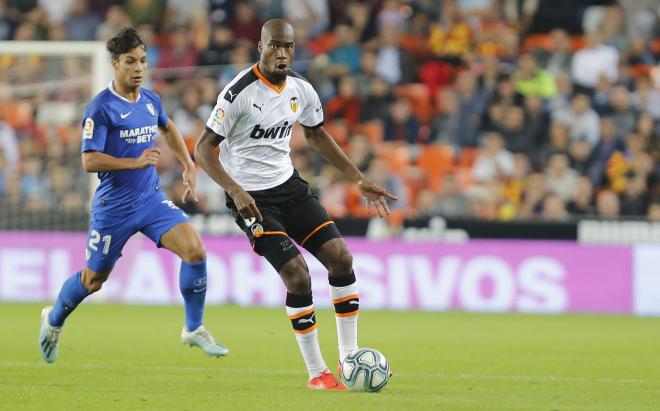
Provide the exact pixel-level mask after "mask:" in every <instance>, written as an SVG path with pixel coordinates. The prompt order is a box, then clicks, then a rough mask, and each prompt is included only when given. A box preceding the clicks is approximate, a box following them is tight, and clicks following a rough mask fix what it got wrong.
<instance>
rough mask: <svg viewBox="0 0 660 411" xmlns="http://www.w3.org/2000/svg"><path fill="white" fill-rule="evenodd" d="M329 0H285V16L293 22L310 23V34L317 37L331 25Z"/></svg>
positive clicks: (283, 3) (283, 5) (283, 4)
mask: <svg viewBox="0 0 660 411" xmlns="http://www.w3.org/2000/svg"><path fill="white" fill-rule="evenodd" d="M328 3H329V2H328V1H327V0H283V2H282V7H283V8H284V18H285V19H286V20H288V21H289V22H291V23H296V22H298V21H304V22H308V23H309V36H310V37H312V38H313V37H316V36H317V35H319V34H321V33H323V32H324V31H326V30H327V29H328V27H329V26H330V8H329V6H328Z"/></svg>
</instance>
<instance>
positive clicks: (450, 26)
mask: <svg viewBox="0 0 660 411" xmlns="http://www.w3.org/2000/svg"><path fill="white" fill-rule="evenodd" d="M441 8H442V12H441V13H440V15H441V18H440V21H439V22H438V23H436V24H434V25H433V26H432V27H431V33H430V35H429V49H430V50H431V52H432V53H433V54H435V55H436V56H438V57H440V58H442V59H443V60H445V61H446V62H448V63H449V64H451V65H461V64H462V63H463V56H465V55H466V54H467V53H468V52H469V51H470V43H471V40H472V34H471V32H470V27H469V26H468V24H467V23H466V22H465V21H464V20H463V17H462V16H461V13H460V10H459V8H458V7H457V6H456V2H455V1H454V0H443V1H442V5H441Z"/></svg>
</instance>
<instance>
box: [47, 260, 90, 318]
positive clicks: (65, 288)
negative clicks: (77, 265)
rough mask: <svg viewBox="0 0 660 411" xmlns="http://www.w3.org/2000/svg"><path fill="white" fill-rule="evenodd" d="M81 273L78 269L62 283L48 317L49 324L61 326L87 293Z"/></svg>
mask: <svg viewBox="0 0 660 411" xmlns="http://www.w3.org/2000/svg"><path fill="white" fill-rule="evenodd" d="M81 275H82V271H78V272H77V273H75V274H74V275H72V276H71V277H69V278H68V279H67V280H66V281H65V282H64V284H62V289H61V290H60V294H59V295H58V296H57V301H56V302H55V305H54V306H53V310H52V311H51V312H50V316H49V317H48V322H49V323H50V325H53V326H55V327H61V326H62V325H63V324H64V320H66V317H68V316H69V314H71V313H72V312H73V310H75V308H76V307H77V306H78V304H80V302H81V301H82V300H84V299H85V297H87V296H88V295H89V292H88V291H87V290H86V289H85V287H83V285H82V279H81Z"/></svg>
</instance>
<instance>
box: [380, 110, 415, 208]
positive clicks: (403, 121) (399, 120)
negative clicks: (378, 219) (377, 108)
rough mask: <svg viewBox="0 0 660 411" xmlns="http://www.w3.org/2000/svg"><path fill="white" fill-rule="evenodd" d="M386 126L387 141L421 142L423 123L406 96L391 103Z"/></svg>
mask: <svg viewBox="0 0 660 411" xmlns="http://www.w3.org/2000/svg"><path fill="white" fill-rule="evenodd" d="M384 128H385V138H384V139H385V141H401V142H407V143H408V144H416V143H418V142H420V137H421V136H420V129H421V123H420V121H419V119H418V118H417V117H415V115H414V114H413V112H412V110H411V108H410V102H409V101H408V99H406V98H402V97H401V98H397V99H396V100H394V102H393V103H392V104H391V105H390V110H389V113H388V115H387V117H385V122H384ZM390 192H391V191H390ZM395 195H396V194H395Z"/></svg>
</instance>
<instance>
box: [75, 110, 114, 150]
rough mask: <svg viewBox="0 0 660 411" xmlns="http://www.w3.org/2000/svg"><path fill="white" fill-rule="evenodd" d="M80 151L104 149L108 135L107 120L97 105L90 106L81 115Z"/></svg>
mask: <svg viewBox="0 0 660 411" xmlns="http://www.w3.org/2000/svg"><path fill="white" fill-rule="evenodd" d="M82 126H83V135H82V147H81V149H80V151H81V152H82V153H84V152H86V151H100V152H103V151H105V141H106V138H107V137H108V122H107V118H106V115H105V113H104V112H103V110H101V109H100V108H99V107H96V106H90V107H88V108H87V110H86V111H85V114H84V116H83V122H82Z"/></svg>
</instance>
